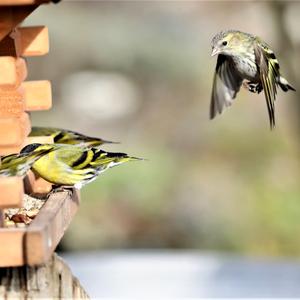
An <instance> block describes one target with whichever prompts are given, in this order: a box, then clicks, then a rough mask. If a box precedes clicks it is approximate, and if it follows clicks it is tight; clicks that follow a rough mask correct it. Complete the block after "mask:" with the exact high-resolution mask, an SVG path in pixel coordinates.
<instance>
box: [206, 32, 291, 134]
mask: <svg viewBox="0 0 300 300" xmlns="http://www.w3.org/2000/svg"><path fill="white" fill-rule="evenodd" d="M211 55H212V56H214V55H218V60H217V66H216V70H215V75H214V82H213V89H212V96H211V104H210V118H211V119H213V118H214V117H215V116H216V115H217V114H218V113H219V114H220V113H221V112H222V111H223V108H224V106H225V107H227V106H230V105H231V104H232V102H233V99H234V98H235V97H236V94H237V92H238V91H239V90H240V87H241V85H242V84H244V86H245V87H246V88H247V89H248V90H249V91H250V92H254V93H260V92H261V91H262V90H264V93H265V98H266V102H267V107H268V113H269V119H270V126H271V129H272V128H274V127H275V108H274V101H275V99H276V93H277V87H278V86H280V88H281V89H282V90H283V91H285V92H287V91H288V90H293V91H295V89H294V88H293V87H292V86H291V85H290V84H289V83H288V82H287V80H286V79H285V78H283V77H282V76H281V74H280V69H279V63H278V60H277V59H276V56H275V54H274V52H273V51H272V50H271V48H270V47H269V46H268V45H267V44H266V43H265V42H264V41H262V40H261V39H260V38H259V37H257V36H254V35H252V34H249V33H244V32H241V31H237V30H227V31H221V32H219V33H218V34H217V35H215V36H214V38H213V39H212V54H211Z"/></svg>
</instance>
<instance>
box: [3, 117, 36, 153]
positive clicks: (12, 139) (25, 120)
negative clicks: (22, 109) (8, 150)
mask: <svg viewBox="0 0 300 300" xmlns="http://www.w3.org/2000/svg"><path fill="white" fill-rule="evenodd" d="M30 128H31V125H30V119H29V115H28V114H27V113H22V114H21V115H20V116H19V117H3V118H0V155H2V154H3V153H2V151H1V150H2V149H1V147H2V146H3V147H11V146H19V145H21V144H23V143H24V140H25V137H26V136H27V135H28V134H29V132H30Z"/></svg>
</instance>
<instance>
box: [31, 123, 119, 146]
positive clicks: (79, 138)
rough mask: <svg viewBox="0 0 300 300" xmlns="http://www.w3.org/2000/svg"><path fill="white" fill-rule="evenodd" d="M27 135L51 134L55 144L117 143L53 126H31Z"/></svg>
mask: <svg viewBox="0 0 300 300" xmlns="http://www.w3.org/2000/svg"><path fill="white" fill-rule="evenodd" d="M29 136H31V137H34V136H51V137H53V141H54V143H56V144H68V145H81V146H86V147H99V146H101V145H103V144H117V142H112V141H108V140H103V139H101V138H96V137H90V136H86V135H84V134H81V133H78V132H75V131H72V130H66V129H61V128H54V127H37V126H33V127H32V129H31V132H30V134H29Z"/></svg>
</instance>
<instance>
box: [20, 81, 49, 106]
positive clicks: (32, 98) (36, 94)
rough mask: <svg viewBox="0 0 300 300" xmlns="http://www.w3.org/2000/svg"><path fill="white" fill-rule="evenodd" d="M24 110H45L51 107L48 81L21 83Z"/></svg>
mask: <svg viewBox="0 0 300 300" xmlns="http://www.w3.org/2000/svg"><path fill="white" fill-rule="evenodd" d="M22 87H23V88H24V91H25V92H24V97H25V99H24V100H25V110H26V111H35V110H47V109H50V108H51V106H52V92H51V83H50V81H48V80H39V81H25V82H23V83H22Z"/></svg>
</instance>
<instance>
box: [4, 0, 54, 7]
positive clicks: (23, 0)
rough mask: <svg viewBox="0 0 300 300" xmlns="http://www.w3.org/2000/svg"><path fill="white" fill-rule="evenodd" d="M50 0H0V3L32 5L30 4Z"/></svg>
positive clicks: (48, 0)
mask: <svg viewBox="0 0 300 300" xmlns="http://www.w3.org/2000/svg"><path fill="white" fill-rule="evenodd" d="M47 2H50V0H0V6H1V5H5V6H7V5H32V4H43V3H47Z"/></svg>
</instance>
